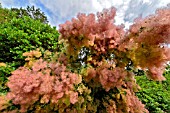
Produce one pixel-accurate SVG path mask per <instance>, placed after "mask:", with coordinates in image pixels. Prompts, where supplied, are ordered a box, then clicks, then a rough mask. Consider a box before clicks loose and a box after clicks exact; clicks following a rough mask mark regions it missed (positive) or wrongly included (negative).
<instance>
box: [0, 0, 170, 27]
mask: <svg viewBox="0 0 170 113" xmlns="http://www.w3.org/2000/svg"><path fill="white" fill-rule="evenodd" d="M0 3H1V4H2V7H4V8H20V7H22V8H25V7H27V6H35V7H36V8H40V9H41V11H42V12H44V13H45V15H46V16H47V18H48V20H49V24H50V25H51V26H56V27H57V28H58V25H59V24H63V23H65V21H66V20H71V18H73V17H76V15H77V14H78V13H79V12H81V13H86V14H89V13H96V12H100V11H102V10H103V8H110V7H111V6H114V7H116V9H117V13H116V17H115V24H117V25H119V24H122V23H123V24H125V27H126V28H128V27H129V25H131V24H132V23H133V20H134V19H135V18H137V17H139V16H142V17H146V16H148V15H150V14H154V13H155V10H156V9H157V8H161V7H165V6H166V5H167V4H168V3H170V0H0Z"/></svg>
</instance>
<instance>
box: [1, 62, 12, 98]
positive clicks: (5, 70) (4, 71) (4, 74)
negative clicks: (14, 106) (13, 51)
mask: <svg viewBox="0 0 170 113" xmlns="http://www.w3.org/2000/svg"><path fill="white" fill-rule="evenodd" d="M2 64H4V63H0V95H3V94H5V93H6V92H8V88H7V86H6V82H7V81H8V77H9V76H10V75H11V72H12V71H14V70H15V68H14V67H12V64H5V66H2Z"/></svg>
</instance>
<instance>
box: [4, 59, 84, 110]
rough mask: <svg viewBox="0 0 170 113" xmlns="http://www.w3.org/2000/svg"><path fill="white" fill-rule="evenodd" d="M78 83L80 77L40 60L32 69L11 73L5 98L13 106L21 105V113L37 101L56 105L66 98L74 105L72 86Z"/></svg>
mask: <svg viewBox="0 0 170 113" xmlns="http://www.w3.org/2000/svg"><path fill="white" fill-rule="evenodd" d="M80 82H81V78H80V76H79V75H77V74H74V73H71V72H69V71H67V70H66V67H65V66H63V65H61V64H59V63H47V62H46V61H43V60H42V59H40V60H37V61H36V62H35V63H34V64H33V66H32V69H28V68H27V67H20V68H18V69H17V70H15V71H14V72H12V76H10V77H9V82H8V83H7V85H8V87H9V88H10V92H9V93H8V95H7V97H8V99H10V100H12V102H13V103H14V104H20V105H21V112H25V111H27V108H29V107H30V105H32V104H34V103H35V102H36V101H38V100H39V99H40V102H41V103H48V102H52V103H57V102H58V101H59V100H60V99H61V98H63V97H64V96H68V97H69V98H70V103H71V104H75V103H76V102H77V101H78V93H77V92H75V91H74V84H79V83H80Z"/></svg>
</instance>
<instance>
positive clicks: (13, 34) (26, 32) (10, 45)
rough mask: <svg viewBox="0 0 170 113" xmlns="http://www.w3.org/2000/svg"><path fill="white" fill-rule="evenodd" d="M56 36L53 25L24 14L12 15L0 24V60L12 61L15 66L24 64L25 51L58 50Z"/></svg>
mask: <svg viewBox="0 0 170 113" xmlns="http://www.w3.org/2000/svg"><path fill="white" fill-rule="evenodd" d="M58 36H59V33H58V32H57V30H56V28H55V27H53V28H51V26H50V25H48V24H43V23H41V22H40V21H38V20H33V19H31V18H29V17H25V16H24V17H23V18H18V19H17V18H15V17H14V18H13V19H12V20H11V21H8V22H5V23H3V24H1V26H0V51H1V54H0V62H10V63H12V62H13V63H15V65H16V67H17V66H21V65H23V64H24V57H23V56H22V54H23V53H24V52H26V51H30V50H35V49H36V48H43V49H45V50H49V51H52V52H55V51H58V49H59V47H58ZM56 48H57V49H56Z"/></svg>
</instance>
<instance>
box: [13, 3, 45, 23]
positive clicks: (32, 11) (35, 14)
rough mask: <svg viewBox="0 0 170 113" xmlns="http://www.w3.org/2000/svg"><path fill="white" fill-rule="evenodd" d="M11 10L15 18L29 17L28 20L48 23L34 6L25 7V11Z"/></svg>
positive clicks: (21, 9) (42, 13)
mask: <svg viewBox="0 0 170 113" xmlns="http://www.w3.org/2000/svg"><path fill="white" fill-rule="evenodd" d="M11 10H12V11H13V12H15V13H16V17H17V18H21V17H23V16H29V17H30V18H32V19H34V20H39V21H40V22H42V23H45V24H46V23H48V20H47V17H46V16H45V14H44V12H41V10H40V9H39V8H38V9H36V8H35V7H34V6H32V7H29V6H27V8H26V9H23V8H22V7H21V8H20V9H18V8H12V9H11Z"/></svg>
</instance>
